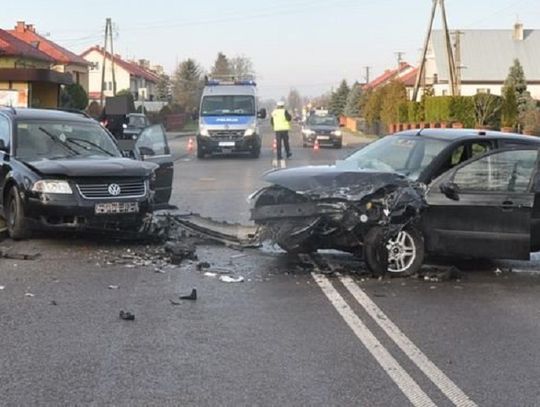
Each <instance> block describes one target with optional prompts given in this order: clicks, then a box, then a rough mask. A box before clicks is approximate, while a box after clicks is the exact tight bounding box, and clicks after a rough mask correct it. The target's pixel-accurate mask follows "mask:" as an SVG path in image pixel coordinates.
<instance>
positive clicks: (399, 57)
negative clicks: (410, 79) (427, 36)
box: [394, 51, 405, 75]
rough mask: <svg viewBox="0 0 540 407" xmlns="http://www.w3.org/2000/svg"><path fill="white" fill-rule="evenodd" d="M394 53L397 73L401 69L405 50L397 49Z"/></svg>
mask: <svg viewBox="0 0 540 407" xmlns="http://www.w3.org/2000/svg"><path fill="white" fill-rule="evenodd" d="M394 54H396V58H397V69H398V70H397V73H398V75H399V72H400V71H401V63H402V62H403V55H405V52H403V51H397V52H394Z"/></svg>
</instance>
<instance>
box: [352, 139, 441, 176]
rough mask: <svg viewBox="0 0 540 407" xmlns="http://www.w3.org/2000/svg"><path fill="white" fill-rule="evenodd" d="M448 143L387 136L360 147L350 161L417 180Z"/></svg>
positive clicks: (360, 167) (364, 167)
mask: <svg viewBox="0 0 540 407" xmlns="http://www.w3.org/2000/svg"><path fill="white" fill-rule="evenodd" d="M447 146H448V142H447V141H446V140H436V139H432V138H427V137H408V136H387V137H384V138H382V139H380V140H378V141H376V142H374V143H371V144H370V145H368V146H366V147H364V148H363V149H361V150H358V151H357V152H356V153H354V154H352V155H351V156H349V157H348V158H347V159H346V161H347V162H351V161H352V162H356V163H357V164H358V168H359V169H367V170H375V171H382V172H396V173H398V174H401V175H405V176H406V177H408V178H411V179H413V180H416V179H418V177H419V176H420V174H421V173H422V171H423V170H424V169H425V168H426V167H427V166H428V165H429V164H430V163H431V161H432V160H433V159H434V158H435V157H436V156H437V155H439V154H440V153H441V152H442V150H444V149H445V148H446V147H447Z"/></svg>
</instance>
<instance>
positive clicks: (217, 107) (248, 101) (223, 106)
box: [201, 95, 255, 116]
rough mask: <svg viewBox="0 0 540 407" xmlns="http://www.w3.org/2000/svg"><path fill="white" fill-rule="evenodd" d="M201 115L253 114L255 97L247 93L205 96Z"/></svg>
mask: <svg viewBox="0 0 540 407" xmlns="http://www.w3.org/2000/svg"><path fill="white" fill-rule="evenodd" d="M201 115H202V116H255V98H254V97H253V96H249V95H234V96H232V95H220V96H205V97H203V101H202V108H201Z"/></svg>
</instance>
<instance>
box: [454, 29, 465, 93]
mask: <svg viewBox="0 0 540 407" xmlns="http://www.w3.org/2000/svg"><path fill="white" fill-rule="evenodd" d="M453 34H454V38H455V39H454V44H455V50H454V59H455V69H456V94H457V95H461V70H462V69H463V68H464V67H463V66H462V65H461V36H462V35H463V34H465V33H464V32H463V31H459V30H458V31H454V33H453Z"/></svg>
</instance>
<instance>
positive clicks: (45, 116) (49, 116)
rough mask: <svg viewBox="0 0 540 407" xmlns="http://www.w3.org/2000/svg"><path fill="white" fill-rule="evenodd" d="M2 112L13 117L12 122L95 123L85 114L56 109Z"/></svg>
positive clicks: (9, 108)
mask: <svg viewBox="0 0 540 407" xmlns="http://www.w3.org/2000/svg"><path fill="white" fill-rule="evenodd" d="M0 112H1V113H4V114H6V115H7V116H9V117H11V118H12V120H15V121H18V120H64V121H71V122H73V121H80V122H88V121H94V120H93V119H91V118H90V117H89V116H87V115H86V113H84V112H80V113H78V112H68V111H63V110H56V109H33V108H19V107H15V108H13V107H0Z"/></svg>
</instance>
